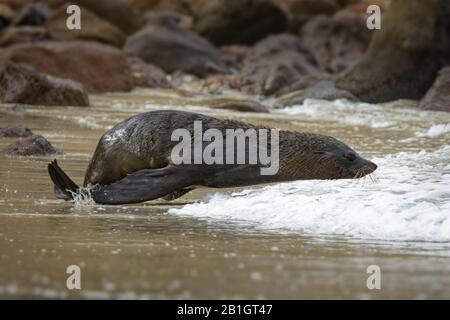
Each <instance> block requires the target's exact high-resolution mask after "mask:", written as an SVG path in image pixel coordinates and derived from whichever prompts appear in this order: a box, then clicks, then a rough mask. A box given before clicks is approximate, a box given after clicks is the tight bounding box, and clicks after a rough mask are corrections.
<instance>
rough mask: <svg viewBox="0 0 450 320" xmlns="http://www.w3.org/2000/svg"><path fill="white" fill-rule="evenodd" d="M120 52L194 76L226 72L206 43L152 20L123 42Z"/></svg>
mask: <svg viewBox="0 0 450 320" xmlns="http://www.w3.org/2000/svg"><path fill="white" fill-rule="evenodd" d="M124 51H125V52H126V53H127V54H128V55H132V56H137V57H139V58H141V59H143V60H144V61H146V62H148V63H151V64H154V65H156V66H158V67H160V68H162V69H163V70H164V71H165V72H169V73H172V72H175V71H183V72H187V73H192V74H194V75H197V76H205V75H207V74H209V73H223V72H226V67H225V64H224V62H223V61H222V59H221V57H220V54H219V52H218V51H217V50H216V49H215V48H214V47H213V46H212V45H211V43H209V42H208V41H207V40H206V39H204V38H202V37H200V36H198V35H197V34H195V33H193V32H191V31H190V30H187V29H185V28H182V27H181V26H179V25H178V24H176V23H173V21H171V20H154V21H152V22H151V23H149V24H147V26H146V27H145V28H144V29H142V30H141V31H139V32H137V33H135V34H134V35H132V36H130V37H129V38H128V39H127V42H126V44H125V46H124Z"/></svg>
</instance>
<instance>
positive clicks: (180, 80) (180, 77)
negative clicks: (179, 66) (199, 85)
mask: <svg viewBox="0 0 450 320" xmlns="http://www.w3.org/2000/svg"><path fill="white" fill-rule="evenodd" d="M167 78H168V79H169V82H170V84H171V86H172V87H173V88H177V89H183V86H184V85H189V84H192V83H194V82H198V81H200V79H199V78H198V77H197V76H195V75H193V74H189V73H185V72H183V71H175V72H174V73H172V74H170V75H168V76H167Z"/></svg>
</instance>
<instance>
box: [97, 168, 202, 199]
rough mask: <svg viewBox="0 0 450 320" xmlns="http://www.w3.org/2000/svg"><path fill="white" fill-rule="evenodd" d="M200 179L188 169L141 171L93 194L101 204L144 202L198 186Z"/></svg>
mask: <svg viewBox="0 0 450 320" xmlns="http://www.w3.org/2000/svg"><path fill="white" fill-rule="evenodd" d="M198 179H199V175H198V174H194V173H193V172H191V170H189V169H188V168H187V167H177V166H168V167H165V168H162V169H146V170H140V171H137V172H134V173H132V174H130V175H128V176H126V177H125V178H123V179H121V180H119V181H117V182H115V183H113V184H110V185H108V186H104V187H102V188H101V189H100V190H98V191H96V192H95V193H94V194H93V198H94V201H95V202H97V203H100V204H127V203H137V202H144V201H149V200H153V199H157V198H161V197H164V196H166V195H168V194H171V193H173V192H175V191H177V190H181V189H184V188H186V187H189V186H192V185H195V184H198V181H197V180H198Z"/></svg>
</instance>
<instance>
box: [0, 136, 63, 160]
mask: <svg viewBox="0 0 450 320" xmlns="http://www.w3.org/2000/svg"><path fill="white" fill-rule="evenodd" d="M0 153H2V154H5V155H9V156H48V155H54V154H61V153H62V152H61V151H60V150H58V149H56V148H55V147H54V146H52V144H51V143H50V142H49V141H48V140H47V139H45V138H44V137H43V136H41V135H36V134H33V135H31V136H29V137H28V138H23V139H20V140H19V141H17V142H15V143H13V144H11V145H9V146H7V147H6V148H5V149H3V150H2V151H1V152H0Z"/></svg>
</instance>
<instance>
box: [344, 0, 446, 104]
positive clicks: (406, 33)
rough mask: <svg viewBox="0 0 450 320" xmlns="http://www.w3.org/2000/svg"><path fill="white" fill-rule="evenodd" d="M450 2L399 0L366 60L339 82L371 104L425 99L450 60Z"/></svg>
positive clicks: (385, 20) (391, 8) (384, 21)
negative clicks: (423, 97)
mask: <svg viewBox="0 0 450 320" xmlns="http://www.w3.org/2000/svg"><path fill="white" fill-rule="evenodd" d="M449 21H450V2H449V1H447V0H440V1H437V0H436V1H427V0H396V1H392V4H391V6H390V8H389V9H388V10H387V11H386V13H385V14H384V16H383V19H382V28H381V30H379V31H377V32H376V33H375V35H374V37H373V39H372V41H371V43H370V46H369V49H368V50H367V52H366V54H365V55H364V57H363V59H362V60H361V61H360V62H359V63H358V64H357V65H356V66H355V67H354V68H353V69H352V71H351V72H349V73H348V74H346V75H344V76H343V77H342V78H341V79H340V80H339V81H338V82H337V86H338V87H339V88H342V89H345V90H347V91H350V92H351V93H352V94H354V95H355V96H357V97H358V98H359V99H360V100H362V101H365V102H372V103H380V102H386V101H392V100H397V99H420V98H421V97H422V96H423V95H424V94H425V93H426V91H427V89H428V88H429V87H430V86H431V85H432V83H433V80H434V79H435V77H436V73H437V71H438V70H439V69H440V68H441V67H442V65H443V64H445V63H448V60H449V59H450V34H449V32H450V25H449Z"/></svg>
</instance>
